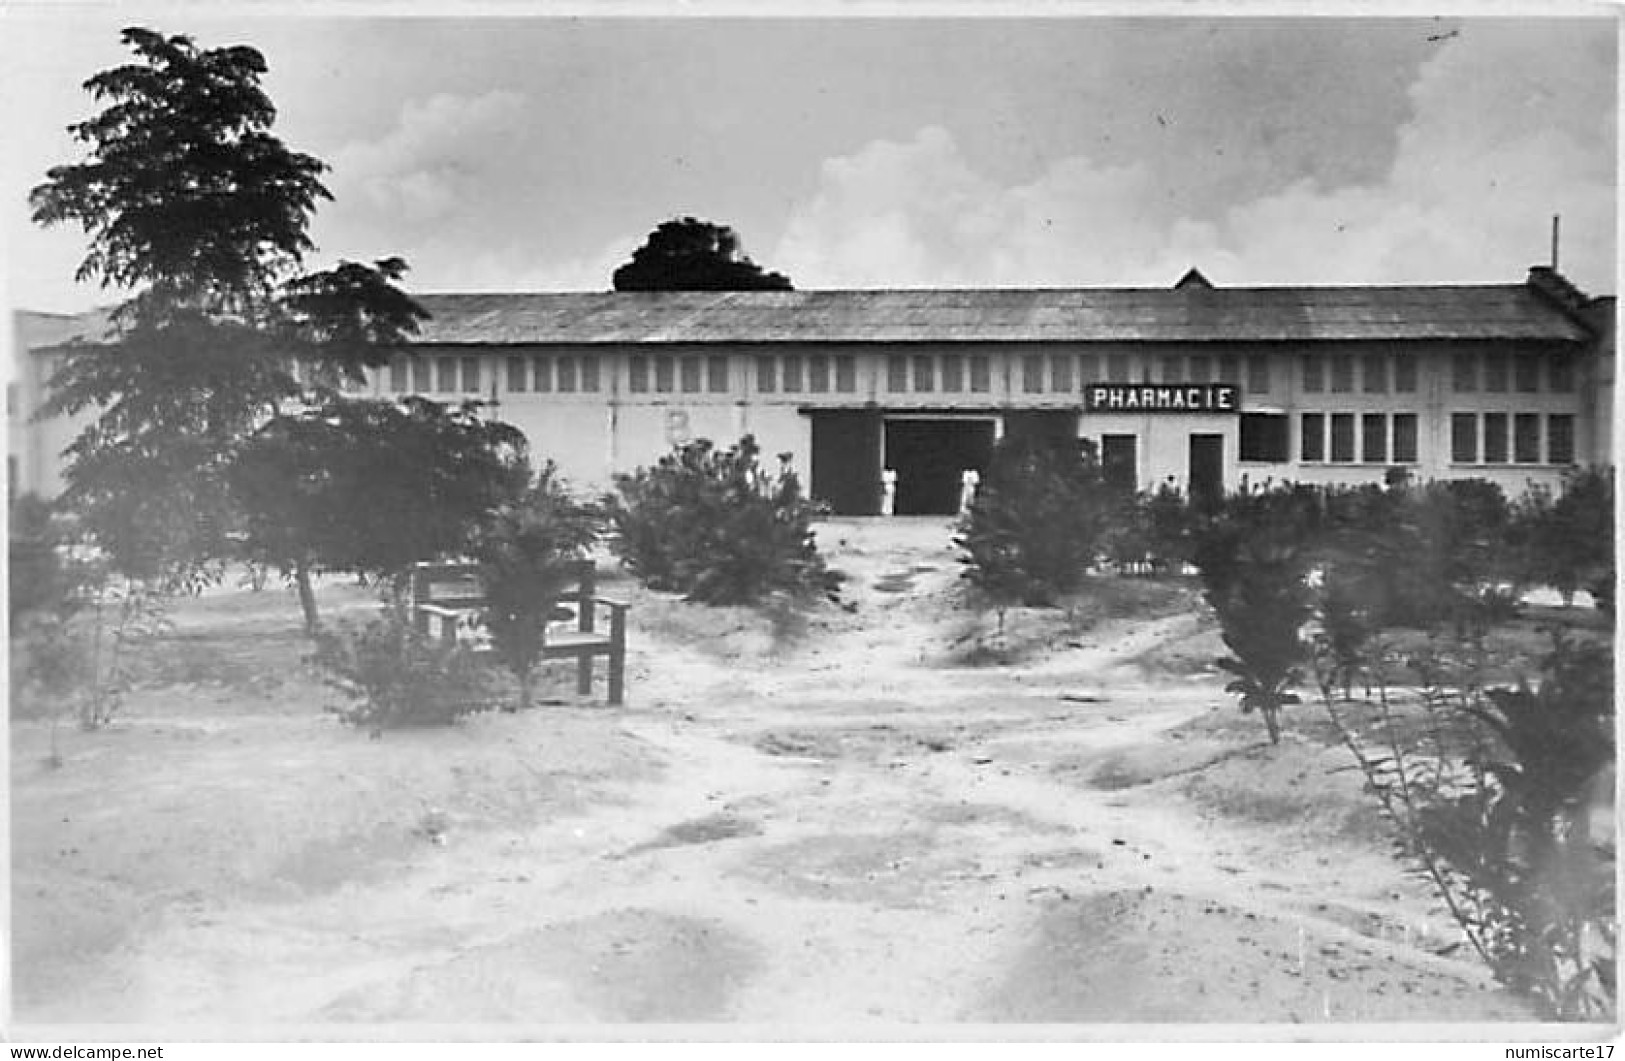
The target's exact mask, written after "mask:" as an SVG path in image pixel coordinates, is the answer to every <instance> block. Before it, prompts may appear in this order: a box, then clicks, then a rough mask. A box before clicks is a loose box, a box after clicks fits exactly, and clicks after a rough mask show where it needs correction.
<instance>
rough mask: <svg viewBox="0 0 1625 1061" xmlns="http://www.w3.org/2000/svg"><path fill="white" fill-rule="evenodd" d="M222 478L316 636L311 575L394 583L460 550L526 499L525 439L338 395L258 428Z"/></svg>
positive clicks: (440, 412)
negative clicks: (421, 564) (421, 563)
mask: <svg viewBox="0 0 1625 1061" xmlns="http://www.w3.org/2000/svg"><path fill="white" fill-rule="evenodd" d="M227 478H228V481H229V486H230V489H231V493H232V496H233V497H234V498H235V499H236V500H237V503H238V505H239V507H240V510H241V512H242V520H243V522H242V527H243V530H244V532H245V537H246V539H247V543H248V546H247V547H248V550H249V552H250V554H251V555H252V556H253V558H254V559H256V560H258V561H260V562H262V563H267V564H271V565H274V566H276V567H278V568H280V569H281V570H282V571H283V572H284V573H285V574H287V575H289V576H290V577H292V578H293V580H294V583H295V585H296V587H297V588H298V591H299V601H300V606H301V607H302V609H303V611H304V618H305V626H306V629H307V630H309V631H310V632H311V633H314V632H315V631H316V629H317V626H318V622H319V616H318V612H317V607H316V595H315V592H314V588H313V586H312V578H311V576H312V575H313V574H315V573H317V572H321V571H330V572H338V571H342V572H349V573H353V574H360V575H370V576H374V577H383V578H399V577H400V576H401V575H403V574H404V573H405V571H406V569H407V567H408V566H409V565H410V564H412V563H413V562H414V561H417V560H424V559H428V558H432V557H437V556H445V555H450V554H458V553H463V552H466V551H467V550H468V548H469V547H470V545H471V543H472V542H474V541H475V540H476V535H477V533H478V531H479V529H480V528H481V527H482V526H483V525H484V524H485V522H486V521H487V520H488V519H490V518H491V517H492V515H493V514H494V513H496V512H498V511H499V510H503V509H504V507H505V506H511V504H512V503H513V502H514V500H515V499H516V498H518V497H520V496H522V495H523V494H524V491H525V487H526V484H527V482H528V481H529V478H530V464H529V461H528V459H527V456H526V446H525V437H524V435H523V434H522V433H521V432H520V431H519V430H518V429H517V428H514V427H511V426H509V425H507V424H503V423H497V422H492V421H487V420H483V419H481V418H480V417H479V416H478V415H477V414H476V411H475V409H474V408H473V407H472V406H468V405H465V406H462V407H457V408H449V409H448V408H447V407H445V406H442V405H439V404H438V403H435V402H431V401H428V400H426V399H423V398H408V399H406V400H404V401H402V402H400V403H394V402H385V401H366V400H363V401H356V400H345V399H335V400H333V401H331V402H328V403H326V404H324V405H322V406H320V407H317V408H312V409H308V410H305V411H303V412H301V413H298V414H295V415H288V416H281V417H277V418H276V419H273V420H271V421H269V422H268V423H266V424H265V425H264V426H263V427H262V428H260V429H259V430H258V431H257V432H256V433H255V434H254V435H253V436H252V437H250V438H249V439H248V440H247V441H246V442H245V443H243V445H242V446H241V447H239V450H238V452H237V456H236V459H235V460H234V461H233V462H232V463H231V465H230V469H229V471H228V473H227Z"/></svg>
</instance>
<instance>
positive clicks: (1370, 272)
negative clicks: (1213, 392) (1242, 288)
mask: <svg viewBox="0 0 1625 1061" xmlns="http://www.w3.org/2000/svg"><path fill="white" fill-rule="evenodd" d="M1528 36H1529V27H1528V26H1527V25H1526V24H1519V23H1508V24H1506V25H1500V24H1486V23H1479V24H1474V25H1472V26H1470V27H1468V28H1467V29H1466V30H1464V32H1463V34H1462V36H1461V37H1460V38H1459V39H1455V40H1452V41H1451V42H1450V43H1449V44H1448V45H1447V46H1445V47H1443V48H1442V49H1441V50H1440V51H1439V53H1438V54H1437V55H1436V56H1434V57H1433V58H1432V59H1430V60H1429V61H1428V62H1426V63H1424V64H1423V67H1422V70H1421V73H1420V76H1419V77H1418V79H1417V80H1416V82H1415V83H1414V84H1413V85H1412V87H1411V91H1410V96H1411V100H1412V104H1413V115H1412V118H1411V120H1410V121H1409V122H1408V123H1407V124H1406V125H1405V126H1404V127H1402V128H1401V129H1400V130H1399V132H1398V140H1397V153H1396V156H1395V159H1394V162H1393V165H1392V166H1391V167H1390V168H1389V171H1388V173H1387V174H1386V176H1384V177H1383V178H1382V179H1380V180H1377V181H1374V182H1371V183H1367V184H1361V185H1349V186H1343V187H1323V186H1320V185H1319V184H1317V183H1315V182H1314V181H1312V180H1305V181H1300V182H1297V183H1295V184H1293V185H1290V186H1288V187H1287V188H1285V189H1283V190H1276V191H1272V192H1269V193H1267V194H1263V193H1261V194H1259V195H1258V196H1257V197H1255V198H1252V199H1247V200H1243V201H1241V202H1238V203H1236V204H1235V205H1233V206H1232V207H1230V208H1229V209H1228V210H1225V211H1224V212H1222V213H1221V214H1220V215H1218V216H1213V217H1185V216H1179V214H1178V212H1177V211H1175V210H1172V209H1170V208H1169V207H1168V206H1167V205H1165V198H1164V193H1159V192H1158V191H1157V190H1156V188H1157V187H1158V185H1159V182H1158V181H1154V180H1152V179H1151V176H1152V175H1151V174H1149V173H1148V172H1147V171H1146V170H1145V168H1144V166H1143V164H1133V165H1127V166H1116V167H1109V166H1102V165H1099V164H1096V163H1094V162H1092V161H1091V160H1090V159H1088V158H1084V157H1081V156H1075V157H1071V158H1066V159H1062V160H1059V161H1056V162H1054V163H1052V164H1050V165H1049V166H1048V167H1047V168H1046V169H1045V170H1044V171H1043V172H1042V173H1041V174H1039V175H1038V176H1037V177H1036V178H1035V179H1033V180H1031V181H1030V182H1027V183H1024V184H1016V185H1000V184H998V183H996V182H994V181H993V180H991V179H989V178H988V177H987V176H985V175H984V174H982V173H979V172H978V171H977V170H976V169H975V168H974V167H973V166H972V165H971V164H970V163H969V162H968V161H967V159H966V157H965V156H964V155H963V154H962V152H961V151H960V150H959V147H958V145H957V144H956V142H955V140H954V137H953V136H952V134H951V133H950V132H949V131H947V130H945V129H943V128H940V127H936V126H932V127H928V128H925V129H922V130H920V132H919V133H917V134H916V135H915V136H914V137H913V138H912V139H911V140H908V141H906V142H902V143H898V142H894V141H884V140H880V141H874V142H871V143H869V144H868V145H866V146H864V147H862V148H861V149H859V150H857V151H855V152H853V153H852V154H850V155H848V156H845V157H842V158H837V159H831V160H829V161H828V162H826V163H825V164H824V167H823V170H822V173H821V175H820V176H821V179H820V183H819V186H818V189H817V191H816V192H815V193H814V194H813V195H812V196H810V197H809V198H807V199H805V200H803V201H801V202H800V203H798V204H796V205H795V207H794V208H793V209H792V212H791V216H790V219H789V222H788V224H787V226H786V229H785V232H784V236H783V239H782V241H781V242H780V244H779V246H778V248H777V250H776V251H775V252H774V254H773V255H772V257H771V259H770V260H771V261H773V262H774V264H775V266H776V267H778V268H782V269H784V270H785V271H787V272H788V273H789V274H790V276H791V277H792V278H793V279H794V280H795V281H796V283H797V284H798V285H800V286H802V287H867V286H901V287H913V286H935V285H945V286H971V285H989V286H1028V285H1074V284H1077V285H1083V284H1114V285H1139V284H1151V285H1163V284H1168V283H1171V282H1172V281H1173V280H1175V279H1177V278H1178V277H1179V275H1180V274H1181V273H1182V272H1183V271H1184V269H1185V268H1187V267H1188V266H1190V265H1197V266H1199V267H1201V268H1202V269H1203V271H1204V272H1206V273H1207V274H1208V276H1209V277H1210V278H1212V279H1214V280H1215V281H1216V282H1219V283H1221V284H1245V283H1270V284H1277V283H1278V284H1292V283H1295V284H1305V283H1407V282H1472V281H1490V282H1505V281H1508V280H1514V279H1517V278H1519V277H1521V276H1522V275H1523V271H1524V269H1525V268H1527V266H1529V265H1531V264H1534V263H1536V262H1539V261H1543V260H1544V258H1545V256H1546V251H1547V236H1548V232H1549V225H1550V218H1551V216H1552V215H1553V214H1561V215H1562V216H1563V226H1564V240H1563V245H1564V249H1563V255H1562V267H1563V268H1564V270H1565V272H1567V273H1568V274H1569V275H1570V276H1571V277H1573V278H1574V279H1575V280H1577V281H1578V282H1580V283H1581V284H1582V286H1585V287H1587V288H1588V289H1589V290H1592V291H1612V290H1614V286H1615V285H1614V262H1615V251H1614V245H1615V239H1614V212H1615V204H1614V198H1615V186H1614V150H1615V148H1614V145H1615V138H1616V130H1615V119H1614V98H1613V92H1614V88H1613V86H1614V80H1613V77H1614V54H1613V48H1612V45H1611V43H1610V41H1609V40H1608V39H1607V38H1606V37H1604V36H1603V35H1601V34H1598V33H1597V32H1595V27H1589V28H1588V27H1585V26H1579V27H1572V26H1558V27H1554V28H1547V29H1545V30H1543V37H1542V40H1541V41H1540V42H1539V46H1532V44H1531V42H1530V41H1529V40H1528V39H1527V38H1528ZM1185 164H1186V165H1188V166H1189V167H1191V172H1192V179H1196V180H1199V179H1200V168H1201V161H1200V159H1199V158H1194V157H1186V159H1185Z"/></svg>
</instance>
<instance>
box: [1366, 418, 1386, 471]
mask: <svg viewBox="0 0 1625 1061" xmlns="http://www.w3.org/2000/svg"><path fill="white" fill-rule="evenodd" d="M1360 460H1362V461H1364V462H1365V463H1366V464H1383V463H1386V462H1387V460H1388V417H1387V416H1385V415H1384V414H1382V413H1366V414H1365V415H1364V416H1362V417H1360Z"/></svg>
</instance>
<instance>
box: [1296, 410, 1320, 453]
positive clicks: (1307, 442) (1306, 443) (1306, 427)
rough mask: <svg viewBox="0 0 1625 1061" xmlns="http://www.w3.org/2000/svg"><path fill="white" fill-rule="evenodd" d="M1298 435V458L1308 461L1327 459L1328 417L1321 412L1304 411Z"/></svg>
mask: <svg viewBox="0 0 1625 1061" xmlns="http://www.w3.org/2000/svg"><path fill="white" fill-rule="evenodd" d="M1301 422H1302V425H1303V426H1302V429H1301V432H1300V434H1299V437H1298V459H1299V460H1301V461H1306V462H1316V461H1323V460H1325V459H1326V417H1325V416H1324V415H1322V414H1320V413H1304V414H1303V420H1302V421H1301Z"/></svg>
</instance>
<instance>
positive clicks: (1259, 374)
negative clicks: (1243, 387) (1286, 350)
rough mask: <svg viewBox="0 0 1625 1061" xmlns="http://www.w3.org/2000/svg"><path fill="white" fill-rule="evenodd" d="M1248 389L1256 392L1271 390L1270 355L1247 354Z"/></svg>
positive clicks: (1262, 392) (1263, 392) (1265, 392)
mask: <svg viewBox="0 0 1625 1061" xmlns="http://www.w3.org/2000/svg"><path fill="white" fill-rule="evenodd" d="M1247 389H1248V390H1250V391H1252V392H1253V393H1254V394H1268V393H1269V392H1270V355H1268V354H1248V355H1247Z"/></svg>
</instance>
